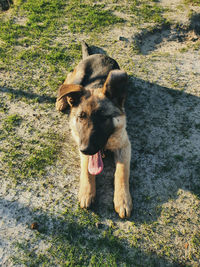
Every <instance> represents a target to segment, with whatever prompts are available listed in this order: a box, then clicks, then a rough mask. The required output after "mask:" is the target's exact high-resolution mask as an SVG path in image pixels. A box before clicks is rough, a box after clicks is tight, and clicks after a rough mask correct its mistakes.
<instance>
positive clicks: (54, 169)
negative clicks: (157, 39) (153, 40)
mask: <svg viewBox="0 0 200 267" xmlns="http://www.w3.org/2000/svg"><path fill="white" fill-rule="evenodd" d="M189 2H190V3H192V2H193V4H198V1H187V3H189ZM15 3H16V2H15ZM165 12H166V9H164V8H162V6H161V3H160V1H156V0H155V1H146V0H145V1H142V0H134V1H125V2H124V1H122V0H109V1H100V2H98V4H97V3H96V4H95V3H94V1H91V0H85V1H77V0H75V1H73V0H67V1H66V0H27V1H26V0H19V1H17V4H15V5H14V6H13V7H12V8H11V9H10V10H9V11H8V12H7V13H6V12H5V13H2V14H1V17H0V29H1V30H0V72H1V73H0V75H1V78H2V80H1V81H0V90H1V91H0V94H1V95H0V116H1V121H0V163H1V165H0V176H1V177H2V180H1V182H2V184H3V185H4V181H5V184H6V185H5V195H3V197H5V202H6V201H7V199H11V200H10V202H11V204H10V202H9V201H8V203H7V204H8V206H7V209H9V208H10V206H12V204H13V203H14V205H13V206H14V208H15V205H17V203H18V201H19V199H20V197H21V199H20V205H19V210H17V208H16V209H14V211H15V212H16V214H17V215H16V216H17V217H18V219H16V217H15V213H13V219H16V221H17V223H18V224H17V227H18V225H19V227H20V225H22V226H23V227H25V229H24V228H23V229H24V230H23V231H24V232H22V234H21V235H20V236H17V242H16V243H15V249H16V251H15V253H14V252H13V255H12V257H11V259H10V260H11V261H12V263H13V264H14V265H15V264H16V265H19V266H21V265H24V266H148V267H149V266H177V265H183V266H190V265H194V266H195V264H198V262H199V259H200V252H199V245H200V233H199V230H198V225H199V223H200V221H199V195H200V194H199V192H200V190H199V185H198V182H197V181H196V183H194V184H192V185H190V181H189V179H191V180H192V179H194V180H195V176H197V177H198V174H199V169H200V168H199V163H198V162H199V156H198V154H195V155H194V151H193V150H194V149H193V147H191V157H190V158H188V154H187V153H189V152H188V150H189V149H190V147H189V146H190V144H192V142H191V143H189V142H190V137H191V135H190V131H189V130H191V131H193V133H194V137H195V136H198V130H199V128H200V127H199V123H198V120H197V119H198V116H196V115H197V113H195V114H194V115H195V116H194V119H196V120H197V121H195V123H194V127H193V123H191V122H190V120H188V121H187V120H185V118H186V116H185V114H184V113H182V112H181V108H182V107H183V106H184V105H185V103H186V105H187V104H188V105H189V106H190V105H191V106H194V107H195V108H197V107H198V106H197V104H198V103H199V101H198V100H197V97H195V93H194V92H193V93H194V95H193V97H195V99H196V104H195V100H194V99H193V98H192V97H191V96H189V94H188V96H189V100H188V102H187V101H186V100H185V99H184V98H183V99H182V96H183V95H184V92H183V95H181V94H180V93H179V92H178V91H177V90H175V89H177V80H178V76H179V73H176V72H175V70H174V68H173V67H172V66H173V64H176V61H174V60H176V56H177V53H178V52H176V53H175V55H174V58H172V57H171V53H170V52H160V53H158V52H157V51H156V50H155V51H154V53H155V54H154V56H153V53H151V54H149V55H145V56H143V55H141V54H140V53H139V52H140V50H139V46H137V44H135V43H134V39H132V36H133V35H134V32H135V30H138V29H141V28H144V30H147V31H148V32H149V34H153V30H152V31H151V30H149V29H150V28H152V29H157V28H158V27H157V25H160V24H163V23H166V18H165V15H166V14H165ZM118 14H121V15H119V16H118ZM122 17H123V18H124V19H122ZM120 29H123V31H122V32H120V34H122V35H123V34H124V36H121V35H119V34H118V33H119V30H120ZM110 30H111V31H110ZM115 30H116V31H115ZM126 30H127V31H126ZM128 34H129V37H130V38H129V39H128V38H126V37H128ZM119 37H121V38H119ZM82 39H84V40H86V41H87V40H90V41H89V44H91V45H99V44H101V47H102V48H103V49H105V50H106V52H108V54H109V55H111V56H113V57H114V58H116V59H117V61H119V63H120V66H121V65H122V67H123V68H124V69H126V70H129V72H130V73H131V74H133V77H132V79H133V80H134V82H135V84H136V86H135V87H133V88H132V87H131V88H130V91H131V92H130V93H131V94H132V96H131V97H130V99H131V100H130V102H128V104H129V107H128V111H129V112H130V111H131V112H134V116H132V115H131V122H134V123H133V125H129V128H130V129H131V131H130V135H131V139H132V140H133V144H134V145H133V162H134V164H133V162H132V165H134V166H132V167H131V172H132V173H133V174H132V176H131V181H130V184H131V190H132V192H131V193H132V195H133V197H134V210H133V215H132V217H131V218H130V219H127V220H123V221H122V220H120V219H119V218H118V216H117V215H116V214H115V212H114V209H113V204H112V194H113V191H112V190H113V181H112V180H109V179H110V177H111V171H110V172H108V176H109V177H105V178H106V179H107V180H105V185H104V184H103V182H102V181H104V180H103V179H104V177H103V176H100V177H98V180H97V183H99V184H98V190H99V191H98V192H97V193H98V196H97V202H96V205H94V207H93V208H92V210H89V211H87V210H81V209H79V208H77V199H78V197H77V194H78V193H77V192H78V183H79V178H78V176H79V171H80V164H79V155H78V151H77V148H76V146H75V145H74V144H73V143H72V141H71V139H70V137H68V136H69V135H70V132H69V129H68V128H67V126H66V124H67V123H68V115H66V114H62V115H61V114H58V113H56V111H55V113H53V110H55V107H54V102H55V97H56V91H57V88H58V86H59V85H60V84H61V83H62V82H63V80H64V78H65V77H66V74H67V72H69V71H71V70H72V69H73V68H74V66H75V65H76V63H77V62H78V61H79V60H80V59H81V52H80V44H79V41H80V40H82ZM166 42H167V41H166ZM99 46H100V45H99ZM193 46H195V47H196V50H198V49H199V43H198V42H196V43H195V44H193ZM133 50H134V51H133ZM185 52H186V51H184V50H183V51H182V53H185ZM135 54H136V55H135ZM183 60H184V57H183ZM159 61H160V62H163V63H162V66H161V65H160V66H161V71H162V72H159V71H160V70H159V67H158V65H154V63H155V62H156V63H158V62H159ZM165 62H166V63H167V64H168V63H169V62H171V63H172V64H171V65H170V64H169V66H170V68H169V70H166V69H165V68H163V65H165ZM167 64H166V65H167ZM180 72H181V70H180ZM130 73H129V74H130ZM188 73H189V72H188ZM172 74H173V75H172ZM197 74H198V73H197V72H196V75H197ZM187 75H188V74H186V77H187ZM7 77H8V78H7ZM152 77H153V78H152ZM151 78H152V79H154V80H155V81H156V83H157V82H158V81H159V83H160V84H161V86H154V84H153V83H152V81H151V84H150V83H148V81H150V79H151ZM162 79H166V80H167V79H168V81H169V83H167V84H170V85H166V86H169V87H171V88H172V87H174V90H172V89H167V88H165V81H164V82H163V80H162ZM178 81H179V80H178ZM189 81H190V76H188V84H189ZM194 83H195V82H194ZM131 84H132V82H131V83H130V86H131ZM137 84H139V85H138V86H137ZM179 84H180V82H179ZM140 86H141V87H140ZM162 86H163V87H162ZM132 89H133V90H132ZM132 99H133V100H132ZM182 100H183V101H182ZM128 101H129V99H128ZM131 101H132V102H131ZM134 101H135V102H134ZM151 101H152V102H151ZM179 101H180V105H179V104H178V103H179ZM184 101H185V102H184ZM149 103H152V106H150V105H149ZM160 103H161V105H160ZM166 103H167V104H166ZM148 105H149V106H148ZM175 105H177V106H175ZM195 105H196V106H195ZM15 106H16V110H15ZM174 106H175V108H174ZM146 107H149V110H146ZM147 109H148V108H147ZM19 110H20V111H19ZM184 111H185V112H188V110H187V111H186V110H184ZM189 111H190V112H194V111H191V110H189ZM34 113H36V116H35V114H34ZM154 113H155V114H154ZM171 113H172V114H171ZM49 114H51V115H49ZM52 114H53V115H52ZM150 115H154V116H153V117H151V116H150ZM160 115H161V116H160ZM154 117H155V118H154ZM180 118H184V121H183V122H181V120H180ZM156 127H157V128H158V129H159V130H162V131H161V136H158V142H156V141H157V140H156V137H155V136H154V135H156V134H157V130H156V129H157V128H156ZM63 136H65V140H64V137H63ZM192 136H193V135H192ZM169 137H170V138H169ZM177 137H178V138H180V140H181V141H182V143H181V145H182V146H181V147H180V149H179V147H178V146H177V144H178V141H177V140H176V138H177ZM165 139H166V140H165ZM170 140H171V143H172V144H170V145H169V141H170ZM151 142H155V144H154V143H153V144H152V143H151ZM174 142H175V144H174ZM185 142H186V143H185ZM184 146H185V147H184ZM61 147H62V148H61ZM177 148H178V149H177ZM195 153H197V152H195ZM154 159H155V162H154ZM154 163H155V166H154V165H153V164H154ZM105 167H106V166H105ZM108 167H110V166H108ZM185 168H186V169H187V170H188V176H187V175H186V174H183V175H182V176H180V177H179V175H180V174H179V169H180V170H184V169H185ZM112 171H113V170H112ZM112 175H113V174H112ZM184 175H185V176H184ZM186 176H187V178H186ZM101 179H102V180H101ZM187 179H188V180H187ZM101 183H102V184H101ZM106 183H108V184H106ZM146 183H149V185H150V186H149V188H148V186H147V184H146ZM188 184H189V185H190V187H189V186H188ZM104 186H105V188H106V189H107V190H108V188H109V192H108V191H106V192H104V191H103V190H102V188H103V189H104ZM184 186H185V187H186V188H189V189H188V191H187V190H186V189H182V188H184ZM187 186H188V187H187ZM101 187H102V188H101ZM2 188H3V189H2V190H4V187H2ZM101 191H102V192H103V196H101V195H100V192H101ZM12 194H16V195H15V196H14V198H12V197H11V195H12ZM18 195H20V196H19V197H18ZM108 196H109V197H108ZM32 197H33V198H32ZM107 197H108V198H109V199H110V200H109V201H110V202H109V203H105V199H106V198H107ZM23 198H24V199H26V198H27V202H26V203H30V204H26V203H24V202H23ZM34 200H36V201H34ZM12 201H13V202H12ZM37 201H38V202H37ZM26 205H27V206H26ZM63 210H64V211H63ZM27 214H29V215H30V216H29V215H27ZM30 218H31V219H30ZM3 219H4V218H3ZM5 219H6V218H5ZM34 221H36V222H37V223H38V225H39V227H38V229H37V230H31V229H30V224H31V223H32V222H34ZM6 227H7V226H6ZM26 227H27V228H26ZM30 231H32V232H31V233H30ZM26 234H27V235H29V234H30V236H28V237H27V235H26ZM15 241H16V240H15ZM8 242H10V241H8ZM43 243H44V244H46V246H42V245H41V244H43ZM186 243H187V244H188V250H186V247H187V246H186V245H185V244H186ZM12 245H13V244H11V246H12ZM40 245H41V246H40Z"/></svg>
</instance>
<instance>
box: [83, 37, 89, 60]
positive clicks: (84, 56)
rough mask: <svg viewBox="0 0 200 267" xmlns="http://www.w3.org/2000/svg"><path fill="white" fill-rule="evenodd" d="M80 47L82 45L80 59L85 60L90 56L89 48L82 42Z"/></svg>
mask: <svg viewBox="0 0 200 267" xmlns="http://www.w3.org/2000/svg"><path fill="white" fill-rule="evenodd" d="M81 45H82V58H83V59H85V58H86V57H88V56H89V55H90V54H89V46H88V45H87V44H86V42H84V41H82V42H81Z"/></svg>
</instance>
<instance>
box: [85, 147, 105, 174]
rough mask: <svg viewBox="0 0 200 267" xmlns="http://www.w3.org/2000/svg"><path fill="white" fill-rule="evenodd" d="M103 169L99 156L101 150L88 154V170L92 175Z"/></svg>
mask: <svg viewBox="0 0 200 267" xmlns="http://www.w3.org/2000/svg"><path fill="white" fill-rule="evenodd" d="M102 170H103V161H102V158H101V152H100V151H99V152H97V153H96V154H94V155H92V156H89V163H88V171H89V173H90V174H92V175H97V174H99V173H101V172H102Z"/></svg>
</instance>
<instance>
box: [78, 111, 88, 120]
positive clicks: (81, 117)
mask: <svg viewBox="0 0 200 267" xmlns="http://www.w3.org/2000/svg"><path fill="white" fill-rule="evenodd" d="M78 118H79V119H86V118H87V113H86V112H84V111H82V112H81V113H80V114H79V115H78Z"/></svg>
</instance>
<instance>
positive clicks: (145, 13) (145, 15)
mask: <svg viewBox="0 0 200 267" xmlns="http://www.w3.org/2000/svg"><path fill="white" fill-rule="evenodd" d="M156 2H157V1H153V2H152V3H149V1H141V0H134V1H132V4H131V6H130V10H131V12H132V14H134V15H135V19H136V22H137V23H141V22H144V23H148V22H155V23H164V22H165V21H166V20H165V18H164V17H163V13H164V11H165V9H164V8H162V7H161V6H159V5H158V4H157V3H156Z"/></svg>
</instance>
